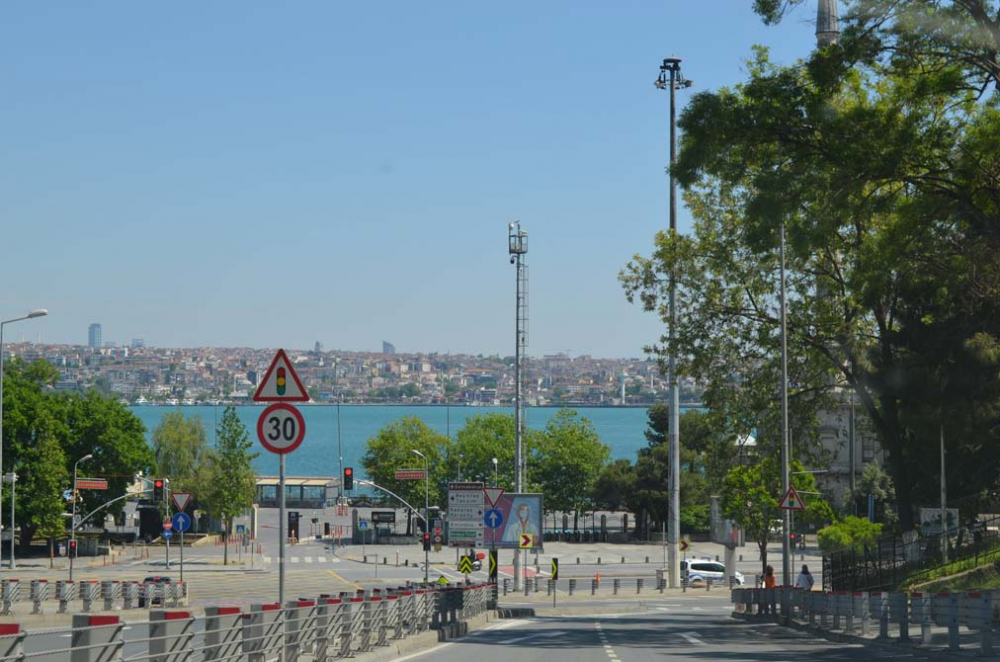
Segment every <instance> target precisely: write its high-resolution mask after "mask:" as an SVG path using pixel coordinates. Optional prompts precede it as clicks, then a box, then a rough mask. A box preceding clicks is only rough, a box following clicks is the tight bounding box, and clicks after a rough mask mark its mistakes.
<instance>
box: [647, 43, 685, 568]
mask: <svg viewBox="0 0 1000 662" xmlns="http://www.w3.org/2000/svg"><path fill="white" fill-rule="evenodd" d="M655 85H656V88H657V89H660V90H662V89H669V90H670V169H669V170H668V172H669V173H670V236H671V238H673V237H675V236H676V235H677V181H676V179H675V178H674V172H673V166H674V164H675V163H677V109H676V106H675V98H674V92H675V91H676V90H677V89H678V88H686V87H691V81H690V80H687V79H685V78H684V77H683V76H682V75H681V60H680V58H676V57H668V58H665V59H664V60H663V64H662V65H660V75H659V77H658V78H657V79H656V83H655ZM669 305H670V324H669V329H668V330H667V339H668V340H667V346H668V350H667V351H668V352H669V354H668V355H667V382H668V384H669V385H670V418H669V422H668V424H667V444H668V447H669V454H670V476H669V479H670V485H669V487H670V504H669V505H670V515H669V520H670V525H669V527H668V530H667V537H668V541H667V551H668V555H667V556H668V565H669V568H670V588H679V587H680V585H681V566H680V559H679V558H678V552H679V545H678V541H679V540H680V528H681V476H680V473H681V439H680V408H681V397H680V388H679V386H678V383H677V356H676V354H677V352H676V351H675V350H674V341H675V340H676V335H675V334H676V333H677V276H676V274H675V273H674V272H673V270H671V272H670V301H669Z"/></svg>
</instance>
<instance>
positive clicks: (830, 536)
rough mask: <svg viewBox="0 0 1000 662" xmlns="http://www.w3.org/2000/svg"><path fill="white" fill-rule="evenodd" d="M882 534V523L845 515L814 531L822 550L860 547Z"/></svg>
mask: <svg viewBox="0 0 1000 662" xmlns="http://www.w3.org/2000/svg"><path fill="white" fill-rule="evenodd" d="M881 535H882V525H881V524H873V523H872V522H869V521H868V520H867V519H865V518H863V517H845V518H844V519H842V520H841V521H839V522H835V523H833V524H831V525H830V526H828V527H825V528H822V529H820V530H819V531H818V532H817V533H816V539H817V540H818V541H819V548H820V550H822V551H823V552H833V551H837V550H841V549H851V548H860V547H862V546H864V545H867V544H871V543H874V542H875V541H876V540H878V538H879V536H881Z"/></svg>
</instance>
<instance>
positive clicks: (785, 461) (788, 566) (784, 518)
mask: <svg viewBox="0 0 1000 662" xmlns="http://www.w3.org/2000/svg"><path fill="white" fill-rule="evenodd" d="M778 234H779V237H778V255H779V262H780V270H781V283H780V303H781V493H782V494H787V493H788V488H789V485H790V484H791V478H792V477H791V474H790V472H791V462H792V458H791V455H792V446H791V437H790V436H789V434H788V318H787V306H786V305H785V298H786V292H785V221H784V220H782V221H781V223H780V224H779V226H778ZM781 533H782V540H781V572H782V584H783V585H784V586H791V584H792V544H791V534H792V511H791V510H788V509H784V510H782V511H781Z"/></svg>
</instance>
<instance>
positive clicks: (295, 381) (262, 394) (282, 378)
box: [253, 349, 309, 402]
mask: <svg viewBox="0 0 1000 662" xmlns="http://www.w3.org/2000/svg"><path fill="white" fill-rule="evenodd" d="M253 401H254V402H309V394H308V393H307V392H306V388H305V387H304V386H303V385H302V382H301V381H299V376H298V375H297V374H295V368H293V367H292V362H291V361H289V360H288V355H287V354H285V350H283V349H279V350H278V353H277V354H275V355H274V360H273V361H271V367H270V368H268V369H267V372H266V373H264V379H262V380H261V382H260V386H258V387H257V392H256V393H254V396H253Z"/></svg>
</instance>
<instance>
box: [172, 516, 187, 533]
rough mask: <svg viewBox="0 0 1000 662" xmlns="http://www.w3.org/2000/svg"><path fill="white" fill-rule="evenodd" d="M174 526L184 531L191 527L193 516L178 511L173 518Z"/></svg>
mask: <svg viewBox="0 0 1000 662" xmlns="http://www.w3.org/2000/svg"><path fill="white" fill-rule="evenodd" d="M173 523H174V528H175V529H176V530H178V531H180V532H181V533H184V532H185V531H187V530H188V529H190V528H191V516H190V515H188V514H187V513H177V514H176V515H174V518H173Z"/></svg>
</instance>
